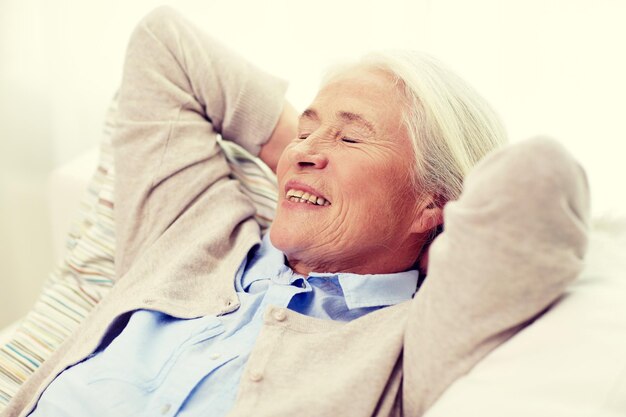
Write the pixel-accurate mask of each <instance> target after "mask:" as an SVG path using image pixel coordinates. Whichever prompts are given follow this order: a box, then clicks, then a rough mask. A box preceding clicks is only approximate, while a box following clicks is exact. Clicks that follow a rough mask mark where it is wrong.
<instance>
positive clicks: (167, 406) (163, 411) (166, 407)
mask: <svg viewBox="0 0 626 417" xmlns="http://www.w3.org/2000/svg"><path fill="white" fill-rule="evenodd" d="M171 408H172V404H163V407H161V414H167V412H168V411H170V409H171Z"/></svg>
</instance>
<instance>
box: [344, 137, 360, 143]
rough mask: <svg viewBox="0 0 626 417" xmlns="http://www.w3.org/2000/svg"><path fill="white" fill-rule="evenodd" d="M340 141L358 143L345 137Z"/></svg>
mask: <svg viewBox="0 0 626 417" xmlns="http://www.w3.org/2000/svg"><path fill="white" fill-rule="evenodd" d="M341 141H342V142H345V143H359V141H358V140H355V139H351V138H346V137H343V138H341Z"/></svg>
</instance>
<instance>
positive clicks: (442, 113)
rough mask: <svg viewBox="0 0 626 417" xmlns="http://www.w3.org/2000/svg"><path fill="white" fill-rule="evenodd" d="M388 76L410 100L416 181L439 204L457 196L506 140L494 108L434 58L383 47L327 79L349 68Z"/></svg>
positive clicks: (407, 122) (408, 117) (407, 111)
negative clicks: (484, 159)
mask: <svg viewBox="0 0 626 417" xmlns="http://www.w3.org/2000/svg"><path fill="white" fill-rule="evenodd" d="M356 67H366V68H372V69H377V70H382V71H383V72H385V73H387V74H389V75H390V76H391V77H392V79H393V81H394V83H395V84H396V86H397V88H398V91H399V93H400V94H401V97H402V98H403V100H404V101H405V104H406V105H405V106H404V107H405V111H404V114H403V122H404V125H405V126H406V128H407V131H408V134H409V137H410V138H411V139H412V144H413V148H414V151H415V168H416V169H415V175H414V176H412V181H413V185H414V186H415V187H417V188H418V189H419V190H420V191H421V192H422V193H425V194H427V195H431V196H433V197H434V198H435V199H436V203H437V205H439V206H443V204H445V203H446V202H447V201H450V200H455V199H457V198H458V197H459V196H460V194H461V191H462V188H463V180H464V178H465V176H466V175H467V174H468V172H469V171H470V170H471V169H472V167H473V166H474V165H476V163H477V162H478V161H479V160H480V159H481V158H482V157H483V156H485V155H486V154H487V153H489V152H490V151H492V150H494V149H496V148H498V147H499V146H501V145H503V144H505V143H506V142H507V137H506V132H505V129H504V127H503V125H502V123H501V122H500V120H499V118H498V116H497V115H496V113H495V112H494V111H493V109H492V108H491V106H490V105H489V104H488V103H487V102H486V101H485V100H484V99H483V98H482V97H481V96H480V95H479V94H478V93H477V92H476V91H475V90H474V89H473V88H472V87H471V86H470V85H469V84H468V83H467V82H466V81H464V80H463V79H461V78H460V77H459V76H458V75H456V74H455V73H453V72H452V71H450V70H448V69H447V68H446V67H445V66H444V65H443V64H442V63H440V62H439V61H438V60H436V59H434V58H433V57H431V56H429V55H427V54H423V53H419V52H414V51H395V50H394V51H382V52H374V53H370V54H368V55H366V56H364V57H363V58H362V59H361V60H360V61H358V62H356V63H353V64H350V65H343V66H340V67H336V68H334V69H332V70H331V71H329V73H328V74H327V75H326V77H325V78H324V80H323V83H324V84H325V83H328V82H329V81H331V80H332V79H333V78H335V77H336V76H338V75H341V74H345V73H346V72H347V71H349V70H350V69H354V68H356Z"/></svg>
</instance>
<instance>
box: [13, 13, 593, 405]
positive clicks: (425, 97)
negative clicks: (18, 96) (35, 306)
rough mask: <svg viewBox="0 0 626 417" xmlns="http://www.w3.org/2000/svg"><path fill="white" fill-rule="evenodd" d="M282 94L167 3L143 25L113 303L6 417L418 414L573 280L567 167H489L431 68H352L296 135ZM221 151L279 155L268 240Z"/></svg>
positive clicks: (125, 103)
mask: <svg viewBox="0 0 626 417" xmlns="http://www.w3.org/2000/svg"><path fill="white" fill-rule="evenodd" d="M410 68H413V69H412V70H409V69H410ZM284 91H285V83H284V82H282V81H281V80H279V79H276V78H275V77H273V76H271V75H268V74H266V73H264V72H262V71H260V70H258V69H256V68H255V67H253V66H252V65H250V64H249V63H248V62H247V61H245V60H243V59H242V58H240V57H238V56H237V55H235V54H233V53H232V52H231V51H229V50H228V49H227V48H225V47H224V46H223V45H221V44H220V43H218V42H216V41H215V40H214V39H212V38H211V37H210V36H208V35H207V34H205V33H204V32H202V31H200V30H199V29H197V28H196V27H195V26H193V25H192V24H190V23H189V22H188V21H187V20H186V19H184V18H183V17H181V16H180V15H179V14H177V13H176V12H175V11H173V10H172V9H170V8H159V9H157V10H155V11H154V12H152V13H150V14H149V15H148V16H146V17H145V18H144V19H143V20H142V21H141V22H140V23H139V24H138V26H137V28H136V29H135V31H134V33H133V35H132V37H131V40H130V42H129V45H128V50H127V54H126V62H125V66H124V77H123V83H122V86H121V88H120V92H119V110H118V111H119V113H118V118H117V125H116V128H115V131H114V132H113V137H112V145H113V150H114V156H115V175H116V177H115V201H114V204H115V224H116V227H115V232H116V253H115V269H116V270H115V277H113V279H114V280H115V285H114V286H113V288H112V290H111V291H110V293H109V294H108V295H107V296H106V297H104V298H103V299H102V301H100V303H99V305H98V307H97V308H96V309H95V310H94V311H93V313H92V314H91V315H90V316H89V317H88V319H87V320H86V322H84V323H83V325H82V326H81V327H80V328H79V329H78V331H77V332H76V333H75V334H74V335H73V336H72V337H71V339H70V340H69V341H68V342H67V343H65V344H64V345H63V346H62V348H61V349H60V350H59V351H58V352H57V353H56V355H55V356H54V357H53V358H51V359H50V360H49V361H48V362H46V363H45V364H44V366H42V367H41V368H40V369H39V370H38V371H37V372H35V373H34V374H33V375H32V377H31V378H30V379H29V380H27V381H26V383H25V384H24V385H23V387H22V389H21V390H20V391H19V392H18V393H17V395H16V396H15V397H14V398H13V400H12V402H11V403H10V404H9V407H8V411H7V415H9V416H17V415H21V416H23V415H30V416H46V417H51V416H61V415H63V416H83V415H90V416H107V415H108V416H110V415H133V416H135V415H150V416H151V415H158V414H161V415H169V416H201V415H202V416H224V415H229V416H250V415H255V416H272V417H276V416H292V415H294V414H296V413H298V412H300V413H302V412H303V411H302V410H306V411H305V413H306V415H307V416H320V417H321V416H329V415H341V416H379V417H382V416H389V415H394V416H399V415H406V416H419V415H422V414H423V413H424V412H425V411H426V410H427V409H428V408H429V407H430V406H431V405H432V404H433V402H434V401H436V399H437V398H438V397H439V395H441V393H442V392H443V391H444V390H445V389H446V388H447V387H448V386H449V385H450V384H451V383H452V382H453V381H454V380H455V379H456V378H458V377H459V376H460V375H463V374H465V373H466V372H468V370H469V369H471V368H472V366H474V364H475V363H477V362H478V361H479V360H480V359H481V358H483V357H484V356H485V355H486V354H487V353H489V352H490V351H491V350H493V349H494V348H495V347H497V346H498V345H499V344H501V343H502V342H504V341H506V340H507V339H508V338H509V337H511V336H512V335H513V334H515V333H516V332H517V331H519V330H520V329H521V328H523V327H524V326H525V325H526V324H527V323H528V322H529V321H531V320H533V319H534V318H536V317H537V316H538V315H539V314H541V312H542V311H545V310H546V308H547V307H548V306H550V305H551V303H553V302H554V301H555V300H556V299H557V298H558V297H559V296H560V295H561V294H562V293H563V291H564V288H565V286H566V285H567V284H568V283H569V282H571V281H572V280H573V279H574V278H575V277H576V275H577V273H578V271H579V270H580V268H581V265H582V258H583V256H584V253H585V245H586V223H587V217H588V190H587V187H586V181H585V176H584V173H583V171H582V170H581V169H580V167H579V166H578V164H577V163H576V162H575V161H574V160H573V159H572V158H571V157H570V156H569V154H568V153H567V152H566V151H565V150H564V149H563V148H561V147H560V146H559V145H557V144H556V143H554V142H552V141H549V140H541V139H539V140H533V141H528V142H525V143H523V144H520V145H517V146H514V147H508V148H504V149H502V150H500V151H495V148H496V147H497V146H498V145H499V144H501V142H502V141H503V136H502V135H501V134H500V133H501V128H500V126H499V124H498V123H497V122H496V118H495V116H493V114H492V113H491V111H490V110H489V108H488V107H487V106H485V105H484V104H482V101H481V100H480V99H479V98H478V96H477V95H476V94H475V93H473V92H471V90H470V89H469V88H468V87H467V86H466V85H465V84H464V83H462V82H460V80H459V79H458V77H456V76H454V75H452V74H450V73H449V72H447V71H445V70H443V69H442V67H441V66H439V64H435V63H434V61H431V60H429V59H426V58H417V55H416V56H414V58H411V60H406V59H405V60H402V59H400V58H393V59H392V58H389V59H386V60H380V59H379V60H378V61H376V60H374V59H373V58H371V57H370V58H366V59H365V60H364V61H363V62H362V63H359V64H358V65H356V66H353V67H351V68H349V69H346V70H343V71H340V72H338V73H336V74H334V75H333V76H331V77H330V78H328V80H327V81H326V82H325V83H324V85H323V86H322V88H321V89H320V91H319V93H318V94H317V96H316V97H315V99H314V100H313V102H312V103H311V105H310V106H309V107H308V109H307V110H306V111H305V112H304V113H303V114H302V115H301V116H300V118H299V120H298V119H297V117H296V116H295V114H294V113H293V109H292V108H291V107H290V106H289V105H285V104H284V98H283V94H284ZM296 123H298V126H297V128H296ZM218 133H219V134H221V135H222V136H223V138H224V139H225V140H229V141H233V142H236V143H238V144H239V145H241V146H243V147H244V148H246V149H247V150H248V151H250V152H252V153H253V154H259V155H261V157H263V158H265V159H266V160H267V161H268V162H269V163H270V165H272V164H273V162H276V161H277V169H276V171H277V175H278V182H279V189H278V200H279V204H278V208H277V212H276V218H275V221H274V223H273V224H272V226H271V231H270V233H268V234H265V235H262V234H261V231H260V230H261V229H260V227H259V224H257V222H256V221H255V217H254V214H255V210H254V206H253V204H252V202H251V200H250V198H249V197H248V195H247V194H245V193H244V192H243V191H242V189H241V187H240V184H239V183H238V182H237V181H236V180H234V179H233V178H232V176H231V171H230V168H229V165H228V164H227V161H226V158H225V156H224V153H223V152H222V150H221V148H220V146H219V145H218V139H217V135H218ZM283 148H284V149H283ZM490 151H493V152H490ZM487 153H490V155H487ZM483 157H484V158H483ZM479 160H481V162H480V163H479V162H478V161H479ZM470 170H471V172H469V171H470ZM468 172H469V174H468ZM466 177H467V178H466ZM461 187H462V190H461ZM444 206H445V207H444ZM442 224H444V225H445V231H444V232H443V233H441V234H440V235H439V237H438V238H437V239H436V240H435V241H434V242H432V250H430V254H431V255H430V256H420V255H421V254H423V253H424V251H425V248H427V247H428V245H430V243H431V241H432V238H433V236H434V235H435V234H436V232H437V231H439V230H441V225H442ZM494 243H497V245H494ZM418 259H419V260H420V261H421V264H420V266H421V267H422V268H421V269H422V272H420V271H418V270H417V267H416V265H415V263H416V261H417V260H418ZM426 266H428V279H427V280H426V281H425V283H424V285H423V286H421V287H419V288H418V286H419V285H418V282H419V281H420V280H422V281H423V278H424V276H423V275H424V274H423V272H424V271H425V270H426ZM546 271H547V272H546ZM418 289H419V291H418ZM503 300H505V301H503ZM346 322H349V323H346Z"/></svg>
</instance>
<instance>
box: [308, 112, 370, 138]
mask: <svg viewBox="0 0 626 417" xmlns="http://www.w3.org/2000/svg"><path fill="white" fill-rule="evenodd" d="M336 115H337V117H339V118H340V119H342V120H344V121H346V122H357V123H359V124H361V125H363V126H364V127H366V128H367V129H368V130H369V131H370V132H371V133H372V134H375V133H376V129H374V125H373V124H372V123H370V122H369V121H368V120H367V119H366V118H365V117H363V116H361V115H360V114H357V113H352V112H349V111H339V112H337V113H336ZM304 118H306V119H313V120H319V115H318V114H317V112H316V111H315V110H313V109H306V110H305V111H303V112H302V115H300V119H304Z"/></svg>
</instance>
